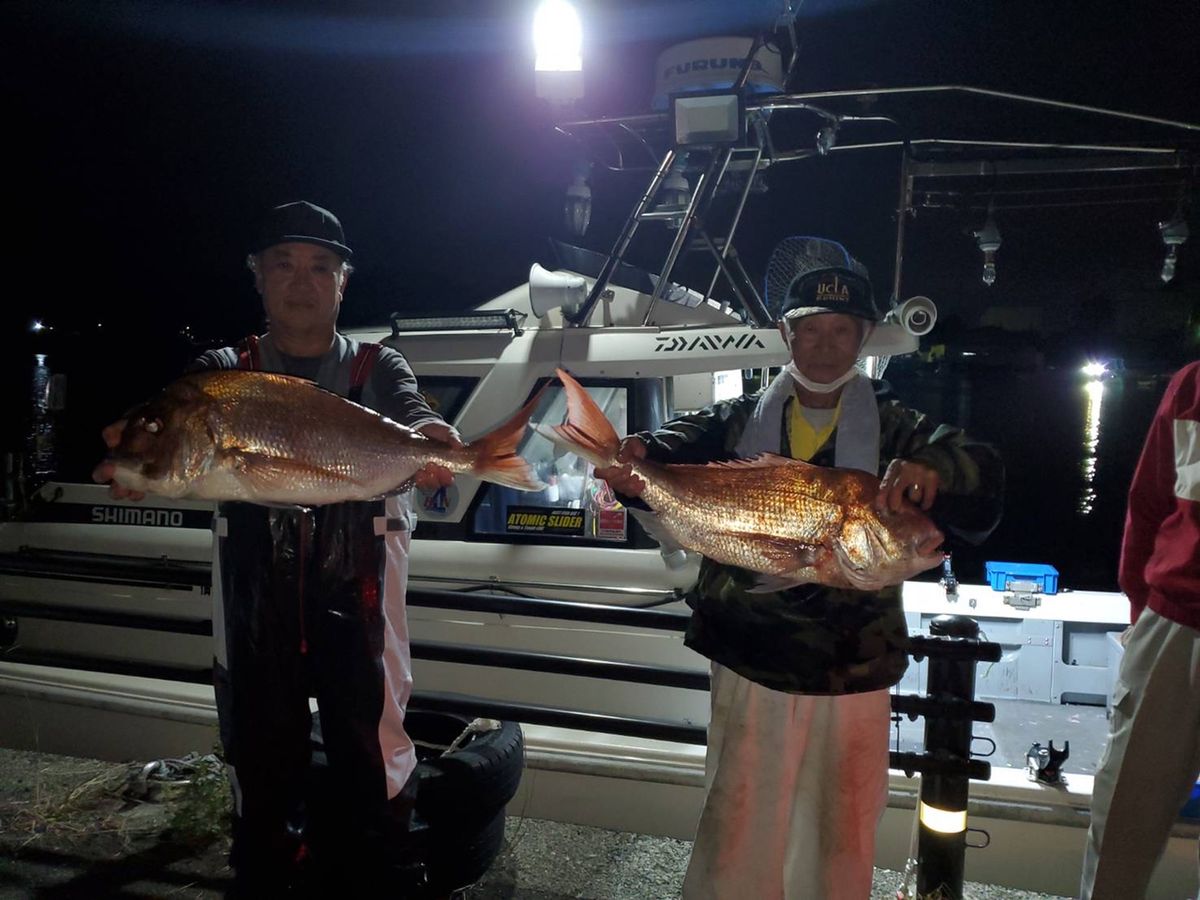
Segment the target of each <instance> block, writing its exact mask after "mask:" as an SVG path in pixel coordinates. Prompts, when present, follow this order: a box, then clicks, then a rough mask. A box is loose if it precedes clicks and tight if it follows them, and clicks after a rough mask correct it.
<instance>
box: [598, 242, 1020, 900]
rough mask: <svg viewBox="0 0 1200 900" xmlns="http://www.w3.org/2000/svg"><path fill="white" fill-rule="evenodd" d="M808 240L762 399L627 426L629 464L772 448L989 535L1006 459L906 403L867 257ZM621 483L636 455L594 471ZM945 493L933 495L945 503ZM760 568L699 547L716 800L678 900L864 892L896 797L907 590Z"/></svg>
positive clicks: (696, 622) (698, 594)
mask: <svg viewBox="0 0 1200 900" xmlns="http://www.w3.org/2000/svg"><path fill="white" fill-rule="evenodd" d="M790 240H793V241H795V240H801V241H802V243H801V244H800V246H799V249H798V250H796V253H797V255H798V257H800V258H801V261H802V264H801V265H798V266H797V270H798V274H795V276H794V277H792V278H791V280H790V281H789V282H787V289H786V291H785V292H784V294H783V296H782V298H781V299H780V298H772V297H771V296H770V295H769V294H768V297H767V303H768V306H769V307H772V308H773V309H774V311H775V313H776V316H777V318H778V321H779V329H780V333H781V334H782V335H783V338H784V340H785V342H786V343H787V346H788V348H789V350H790V354H791V359H790V361H789V363H788V365H787V367H786V369H785V371H784V373H783V374H782V375H781V376H780V377H777V378H776V379H775V380H774V381H773V382H772V383H771V384H770V385H769V386H768V387H766V388H765V389H763V390H762V391H759V392H758V393H756V394H753V395H748V396H743V397H740V398H738V399H736V400H732V401H728V402H724V403H719V404H717V405H715V406H713V407H711V408H709V409H707V410H704V411H702V412H700V413H697V414H695V415H689V416H685V417H683V418H680V419H676V420H675V421H673V422H668V423H667V424H666V425H664V426H663V427H662V428H660V429H659V430H658V431H655V432H653V433H649V432H646V433H641V434H638V435H634V436H631V437H630V438H627V439H626V441H625V443H624V444H623V446H622V451H621V459H622V460H623V461H628V460H631V459H634V458H645V457H648V458H650V459H653V460H655V461H658V462H664V463H706V462H712V461H716V460H727V459H731V458H748V457H752V456H755V455H757V454H759V453H764V452H769V453H778V454H781V455H784V456H789V457H792V458H795V459H803V460H807V461H808V462H811V463H813V464H815V465H821V466H838V467H841V468H857V469H862V470H864V471H867V472H870V473H871V474H872V475H880V474H881V473H882V476H883V478H882V481H881V483H880V489H879V494H878V497H877V499H876V503H877V505H879V506H880V507H881V508H882V507H883V506H889V507H891V508H892V509H898V508H899V507H900V505H901V504H903V503H915V504H917V505H919V506H921V507H922V508H923V509H925V510H928V511H929V512H930V515H931V516H932V517H933V518H934V519H935V521H936V522H937V524H939V525H940V526H941V527H942V529H943V530H944V531H947V533H948V534H950V535H955V536H957V537H960V538H966V539H969V540H972V541H979V540H982V539H983V538H984V537H985V536H986V535H987V534H988V533H990V532H991V530H992V529H993V528H994V527H995V525H996V523H997V521H998V520H999V515H1000V505H1001V490H1002V481H1003V470H1002V468H1001V465H1000V462H999V459H998V458H997V456H996V454H995V453H994V452H993V451H992V450H991V449H990V448H988V447H986V446H984V445H981V444H978V443H975V442H973V441H971V440H970V439H969V438H967V436H966V435H965V434H963V432H961V431H959V430H958V429H956V428H950V427H946V426H936V425H935V424H934V423H932V422H930V421H929V420H928V419H927V418H926V417H925V416H923V415H921V414H920V413H917V412H914V411H912V410H909V409H906V408H905V407H903V406H901V405H900V403H899V402H898V401H897V400H896V399H895V397H894V396H893V395H892V394H891V393H890V391H889V389H888V387H887V386H886V385H885V384H884V383H883V382H873V381H871V380H870V379H868V378H866V377H865V376H863V375H862V374H861V373H860V371H859V369H858V368H857V367H856V365H855V363H856V361H857V360H858V359H859V357H860V356H866V355H871V350H872V344H871V341H872V338H873V336H874V334H875V329H876V328H877V325H878V322H879V319H880V316H879V312H878V310H877V308H876V306H875V302H874V298H873V295H872V291H871V283H870V281H869V280H868V278H867V275H866V270H865V268H864V267H863V266H862V265H861V264H859V263H858V262H857V261H856V260H854V259H853V258H852V257H851V256H850V255H849V254H848V253H847V252H846V251H845V249H844V248H842V247H841V245H840V244H837V243H835V242H833V241H827V240H824V239H819V238H806V239H790ZM596 474H597V475H598V476H599V477H601V478H605V479H607V480H608V482H609V484H610V485H611V486H612V487H613V489H614V490H616V491H617V492H618V493H619V494H622V495H624V496H627V497H636V496H638V495H639V494H640V493H641V492H642V490H643V489H644V485H643V483H642V482H641V480H640V479H638V478H637V477H636V476H634V475H632V473H631V472H630V471H629V468H628V466H622V465H618V466H614V467H612V468H610V469H607V470H604V469H598V470H597V471H596ZM935 501H936V505H935ZM758 577H759V576H757V575H756V574H755V573H753V572H749V571H747V570H745V569H740V568H736V567H733V566H727V565H722V564H719V563H715V562H713V561H712V560H709V559H705V560H704V561H703V563H702V565H701V570H700V577H699V580H698V582H697V584H696V586H695V587H694V588H693V590H692V591H691V593H690V594H689V596H688V598H687V599H688V604H689V605H690V606H691V607H692V618H691V622H690V623H689V626H688V631H687V636H686V643H687V645H688V646H689V647H691V648H692V649H694V650H696V651H697V652H699V653H702V654H704V655H705V656H707V657H708V658H709V659H711V660H712V661H713V666H712V688H711V691H712V719H711V722H710V725H709V732H708V754H707V759H706V769H707V776H708V795H707V798H706V801H705V805H704V810H703V813H702V814H701V818H700V823H699V825H698V828H697V832H696V840H695V843H694V845H693V850H692V857H691V861H690V863H689V865H688V871H687V877H686V879H685V881H684V891H683V893H684V897H685V898H686V900H701V898H703V900H733V898H742V897H786V898H788V900H865V898H867V897H869V896H870V892H871V878H872V866H873V859H874V847H875V829H876V826H877V824H878V820H879V817H880V815H881V814H882V812H883V809H884V807H885V805H886V803H887V787H888V780H887V776H888V731H889V724H890V711H891V710H890V701H889V696H888V688H890V687H891V686H892V685H894V684H896V683H897V682H898V681H899V680H900V678H901V676H902V675H903V674H904V671H905V669H906V668H907V666H908V655H907V645H908V632H907V628H906V624H905V620H904V614H903V611H902V609H901V605H900V586H899V585H896V586H893V587H889V588H885V589H884V590H882V591H878V592H875V593H870V592H864V591H853V590H842V589H834V588H829V587H824V586H821V585H815V584H806V585H801V586H799V587H795V588H790V589H786V590H782V591H774V592H761V591H760V590H755V588H756V586H757V582H758Z"/></svg>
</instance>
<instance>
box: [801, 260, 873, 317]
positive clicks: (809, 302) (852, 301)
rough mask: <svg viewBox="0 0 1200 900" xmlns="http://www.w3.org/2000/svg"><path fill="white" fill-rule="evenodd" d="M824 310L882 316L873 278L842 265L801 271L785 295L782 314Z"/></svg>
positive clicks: (809, 314) (860, 315) (815, 312)
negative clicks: (873, 287)
mask: <svg viewBox="0 0 1200 900" xmlns="http://www.w3.org/2000/svg"><path fill="white" fill-rule="evenodd" d="M820 313H843V314H845V315H848V316H857V317H858V318H860V319H867V320H868V321H871V322H878V321H879V320H880V318H881V315H880V313H879V309H878V308H877V307H876V306H875V295H874V291H872V290H871V282H870V280H868V279H867V278H864V277H863V276H862V275H861V274H859V273H858V272H855V271H852V270H851V269H844V268H841V267H830V268H824V269H815V270H814V271H811V272H806V273H805V274H803V275H798V276H797V277H796V278H795V280H794V281H792V283H791V284H790V285H788V289H787V294H786V295H785V296H784V298H783V306H782V308H781V309H780V316H781V317H782V318H789V319H794V318H800V317H802V316H813V315H818V314H820Z"/></svg>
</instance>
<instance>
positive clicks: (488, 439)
mask: <svg viewBox="0 0 1200 900" xmlns="http://www.w3.org/2000/svg"><path fill="white" fill-rule="evenodd" d="M543 390H544V388H543ZM541 398H542V391H538V392H537V394H535V395H534V396H533V399H531V400H530V401H529V402H528V403H526V404H525V405H524V406H522V407H521V409H520V410H518V411H517V414H516V415H514V416H513V417H512V418H511V419H509V420H508V421H507V422H505V423H504V424H503V425H500V426H499V427H497V428H495V429H493V430H492V431H489V432H488V433H487V434H485V435H484V436H483V437H481V438H479V439H478V440H476V441H472V442H471V449H472V450H474V451H475V459H474V461H473V463H472V465H471V473H472V474H473V475H475V476H476V477H478V478H482V479H483V480H484V481H491V482H494V483H495V484H502V485H504V486H505V487H511V488H516V489H517V490H518V491H540V490H542V489H543V488H545V486H546V485H544V484H542V482H540V481H538V479H537V476H536V475H534V473H533V468H532V467H531V466H530V465H529V463H527V462H526V461H525V460H524V458H522V457H521V456H518V455H517V446H518V445H519V444H520V443H521V438H522V437H524V435H525V426H526V425H528V424H529V418H530V416H532V415H533V411H534V409H536V408H537V405H538V401H539V400H541Z"/></svg>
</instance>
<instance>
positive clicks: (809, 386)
mask: <svg viewBox="0 0 1200 900" xmlns="http://www.w3.org/2000/svg"><path fill="white" fill-rule="evenodd" d="M784 371H785V372H787V373H788V374H789V375H791V376H792V378H794V379H795V380H796V383H797V384H799V385H800V387H802V388H804V389H805V390H806V391H812V392H813V393H814V394H828V393H831V392H833V391H836V390H837V389H838V388H840V387H841V386H842V385H844V384H848V383H849V382H850V381H852V380H853V379H855V378H857V377H858V366H851V367H850V368H849V369H848V370H847V371H846V373H845V374H843V375H840V376H839V377H837V378H835V379H834V380H833V381H831V382H829V383H828V384H822V383H821V382H819V381H813V380H812V379H811V378H806V377H805V376H804V373H803V372H801V371H800V370H799V369H797V368H796V363H795V362H789V363H788V364H787V366H785V367H784Z"/></svg>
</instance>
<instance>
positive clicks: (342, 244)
mask: <svg viewBox="0 0 1200 900" xmlns="http://www.w3.org/2000/svg"><path fill="white" fill-rule="evenodd" d="M292 241H299V242H300V243H304V244H316V245H317V246H318V247H327V248H328V249H330V250H332V251H333V252H334V253H336V254H337V255H338V256H340V257H341V258H342V259H349V258H350V257H351V256H352V255H353V253H354V251H353V250H351V249H350V248H349V247H347V246H346V235H345V233H344V232H343V231H342V223H341V222H339V221H338V217H337V216H335V215H334V214H333V213H331V212H330V211H329V210H327V209H322V208H321V207H320V206H317V205H316V204H314V203H309V202H308V201H307V200H298V201H296V202H295V203H284V204H283V205H282V206H276V207H275V208H274V209H272V210H271V211H270V212H269V213H267V216H266V218H265V220H264V221H263V223H262V228H261V229H260V230H259V233H258V240H257V241H256V242H255V245H254V250H253V252H254V253H262V251H264V250H266V249H267V248H268V247H274V246H275V245H276V244H287V243H290V242H292Z"/></svg>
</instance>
